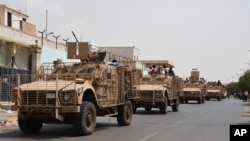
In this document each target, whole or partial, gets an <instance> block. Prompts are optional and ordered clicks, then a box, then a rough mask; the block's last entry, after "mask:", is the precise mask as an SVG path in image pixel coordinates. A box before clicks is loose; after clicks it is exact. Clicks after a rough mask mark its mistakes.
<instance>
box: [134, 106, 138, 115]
mask: <svg viewBox="0 0 250 141" xmlns="http://www.w3.org/2000/svg"><path fill="white" fill-rule="evenodd" d="M136 109H137V107H136V106H133V114H135V113H136Z"/></svg>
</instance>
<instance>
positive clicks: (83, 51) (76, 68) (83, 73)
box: [13, 42, 138, 135]
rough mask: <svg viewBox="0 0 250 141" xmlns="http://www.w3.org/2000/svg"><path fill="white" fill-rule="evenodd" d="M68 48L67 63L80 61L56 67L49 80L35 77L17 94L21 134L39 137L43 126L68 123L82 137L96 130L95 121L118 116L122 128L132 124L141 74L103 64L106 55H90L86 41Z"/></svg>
mask: <svg viewBox="0 0 250 141" xmlns="http://www.w3.org/2000/svg"><path fill="white" fill-rule="evenodd" d="M68 48H69V50H68V58H69V59H81V62H75V63H69V64H67V63H62V62H55V64H54V67H55V68H54V70H52V73H51V74H50V75H38V76H32V79H33V80H34V82H32V83H28V84H23V85H18V86H17V87H16V88H15V89H14V91H13V100H14V102H15V106H14V107H13V109H14V108H16V109H18V125H19V128H20V130H21V131H22V132H24V133H35V132H39V131H40V129H41V128H42V126H43V124H44V123H47V124H61V123H66V124H72V125H73V127H74V129H75V131H76V133H77V134H78V135H89V134H92V132H93V131H94V130H95V126H96V116H109V117H116V118H117V122H118V124H119V125H120V126H126V125H130V123H131V121H132V114H133V112H132V111H133V109H132V103H131V100H130V99H132V96H133V94H132V88H133V86H134V85H135V81H136V80H137V79H138V78H136V77H137V74H138V72H137V71H135V69H133V68H131V67H129V66H121V65H120V66H117V65H115V64H105V63H103V62H102V60H103V59H104V58H105V54H106V53H105V52H93V51H91V49H90V48H91V44H90V43H88V42H81V43H79V44H78V43H75V42H69V43H68ZM18 79H20V76H19V77H18Z"/></svg>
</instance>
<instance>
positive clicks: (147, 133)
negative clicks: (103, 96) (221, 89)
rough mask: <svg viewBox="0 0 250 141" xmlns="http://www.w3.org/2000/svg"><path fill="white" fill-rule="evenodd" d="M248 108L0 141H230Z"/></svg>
mask: <svg viewBox="0 0 250 141" xmlns="http://www.w3.org/2000/svg"><path fill="white" fill-rule="evenodd" d="M249 107H250V106H249V104H247V103H244V102H243V101H241V100H234V99H224V100H223V101H220V102H219V101H216V100H214V101H213V100H211V101H206V103H205V104H197V102H193V103H189V104H182V105H181V107H180V111H179V112H172V109H171V108H170V107H169V109H168V113H167V114H166V115H162V114H160V113H159V110H158V109H153V111H151V112H145V111H144V109H138V112H137V113H136V114H134V116H133V121H132V124H131V125H130V126H126V127H119V126H118V125H117V121H116V118H107V117H105V118H98V119H97V127H96V130H95V132H94V133H93V134H92V135H89V136H76V135H75V134H74V132H73V128H72V126H70V125H44V127H43V128H42V130H41V132H39V133H38V134H33V135H25V134H23V133H22V132H21V131H19V129H18V127H17V126H11V127H5V128H6V129H4V130H3V129H2V132H1V133H0V140H12V141H19V140H20V141H24V140H25V141H27V140H46V141H47V140H60V141H82V140H86V141H229V125H230V124H239V123H244V124H249V126H250V110H249Z"/></svg>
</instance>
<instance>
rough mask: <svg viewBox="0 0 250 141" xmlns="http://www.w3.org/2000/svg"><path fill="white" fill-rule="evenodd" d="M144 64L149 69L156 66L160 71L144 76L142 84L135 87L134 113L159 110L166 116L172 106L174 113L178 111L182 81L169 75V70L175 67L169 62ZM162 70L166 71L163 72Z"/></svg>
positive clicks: (156, 61)
mask: <svg viewBox="0 0 250 141" xmlns="http://www.w3.org/2000/svg"><path fill="white" fill-rule="evenodd" d="M142 63H144V64H145V66H146V67H147V68H148V67H150V66H154V65H155V66H156V67H155V68H154V69H156V68H157V67H158V70H154V71H153V70H151V72H149V74H146V75H145V74H144V75H143V77H142V78H141V79H140V84H139V85H135V87H134V91H135V94H136V97H135V98H134V99H133V112H134V113H135V112H136V109H137V108H145V110H146V111H151V109H152V108H159V109H160V113H162V114H166V113H167V106H171V107H172V110H173V111H178V110H179V106H180V103H179V94H180V91H181V88H180V86H181V81H182V79H180V78H179V77H178V76H169V75H168V74H167V70H168V68H170V67H174V65H173V64H172V63H170V62H169V61H167V60H147V61H146V60H144V61H142ZM160 67H161V68H160ZM161 69H165V70H162V71H161Z"/></svg>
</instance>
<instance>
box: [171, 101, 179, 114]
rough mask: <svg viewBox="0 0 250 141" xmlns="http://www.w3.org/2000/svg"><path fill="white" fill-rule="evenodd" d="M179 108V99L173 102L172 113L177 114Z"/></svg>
mask: <svg viewBox="0 0 250 141" xmlns="http://www.w3.org/2000/svg"><path fill="white" fill-rule="evenodd" d="M179 107H180V101H179V98H177V99H175V100H174V105H172V111H173V112H178V111H179Z"/></svg>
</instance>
